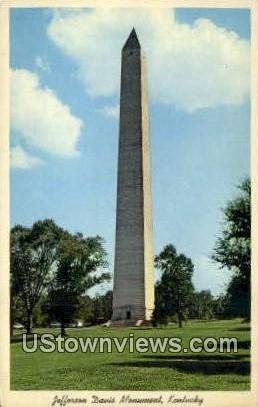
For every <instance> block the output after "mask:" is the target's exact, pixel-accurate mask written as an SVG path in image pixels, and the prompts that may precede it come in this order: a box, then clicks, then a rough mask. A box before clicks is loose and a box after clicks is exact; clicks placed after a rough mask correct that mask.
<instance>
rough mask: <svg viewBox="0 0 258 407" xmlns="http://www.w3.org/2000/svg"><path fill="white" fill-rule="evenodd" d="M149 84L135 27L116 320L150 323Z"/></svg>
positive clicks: (121, 173)
mask: <svg viewBox="0 0 258 407" xmlns="http://www.w3.org/2000/svg"><path fill="white" fill-rule="evenodd" d="M150 184H151V180H150V148H149V129H148V103H147V83H146V74H145V64H144V57H143V55H142V50H141V46H140V43H139V41H138V38H137V35H136V32H135V30H134V29H133V30H132V32H131V34H130V35H129V37H128V39H127V41H126V43H125V45H124V47H123V49H122V67H121V93H120V128H119V154H118V179H117V210H116V247H115V269H114V292H113V316H112V320H113V321H127V323H128V324H132V325H133V324H135V323H136V322H137V321H141V320H143V321H144V320H149V319H150V318H151V315H152V311H153V307H154V277H153V251H152V213H151V212H152V211H151V185H150Z"/></svg>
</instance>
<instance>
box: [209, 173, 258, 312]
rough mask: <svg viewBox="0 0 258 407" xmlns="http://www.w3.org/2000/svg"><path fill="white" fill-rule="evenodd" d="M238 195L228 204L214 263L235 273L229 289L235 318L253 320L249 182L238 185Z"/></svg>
mask: <svg viewBox="0 0 258 407" xmlns="http://www.w3.org/2000/svg"><path fill="white" fill-rule="evenodd" d="M238 188H239V191H240V193H239V195H238V196H237V197H236V198H235V199H233V200H232V201H230V202H228V204H227V205H226V207H225V209H224V210H223V212H224V224H223V228H222V232H221V236H220V237H219V238H218V240H217V242H216V245H215V248H214V252H213V256H212V258H213V260H215V261H216V262H218V263H219V264H220V266H221V268H224V267H226V268H228V269H229V270H232V272H233V277H232V280H231V282H230V283H229V286H228V289H227V308H228V310H229V309H231V313H232V315H241V316H246V317H248V318H249V317H250V306H251V304H250V273H251V244H250V239H251V183H250V180H249V179H246V180H245V181H244V182H242V183H241V185H239V187H238Z"/></svg>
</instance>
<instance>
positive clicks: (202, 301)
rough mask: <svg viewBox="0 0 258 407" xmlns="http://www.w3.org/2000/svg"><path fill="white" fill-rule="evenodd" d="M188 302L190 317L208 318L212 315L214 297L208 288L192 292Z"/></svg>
mask: <svg viewBox="0 0 258 407" xmlns="http://www.w3.org/2000/svg"><path fill="white" fill-rule="evenodd" d="M189 302H190V304H189V316H190V318H197V319H210V318H212V317H213V316H214V298H213V296H212V294H211V292H210V290H201V291H199V292H194V293H193V294H192V296H191V297H190V300H189Z"/></svg>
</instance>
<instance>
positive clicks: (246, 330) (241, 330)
mask: <svg viewBox="0 0 258 407" xmlns="http://www.w3.org/2000/svg"><path fill="white" fill-rule="evenodd" d="M234 331H237V332H248V331H251V328H250V326H242V327H240V328H234V329H229V332H234Z"/></svg>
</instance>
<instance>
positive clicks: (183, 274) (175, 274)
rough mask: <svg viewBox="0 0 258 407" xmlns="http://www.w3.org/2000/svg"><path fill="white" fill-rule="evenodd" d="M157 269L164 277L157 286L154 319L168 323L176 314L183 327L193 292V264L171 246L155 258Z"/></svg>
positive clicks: (179, 323) (166, 247) (180, 325)
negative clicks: (169, 318)
mask: <svg viewBox="0 0 258 407" xmlns="http://www.w3.org/2000/svg"><path fill="white" fill-rule="evenodd" d="M155 267H157V268H158V269H159V270H161V272H162V275H161V279H160V281H159V282H158V283H157V285H156V302H155V311H154V319H155V320H156V321H162V322H163V323H166V322H167V319H168V317H169V316H172V315H174V314H176V315H177V320H178V325H179V327H182V321H183V320H184V319H185V317H186V312H187V306H188V301H189V297H190V295H191V293H192V292H193V284H192V281H191V279H192V275H193V269H194V266H193V263H192V261H191V259H189V258H188V257H186V256H185V255H184V254H178V253H177V251H176V249H175V247H174V246H173V245H172V244H169V245H167V246H165V247H164V249H163V250H162V251H161V253H160V254H159V255H158V256H156V257H155Z"/></svg>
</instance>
